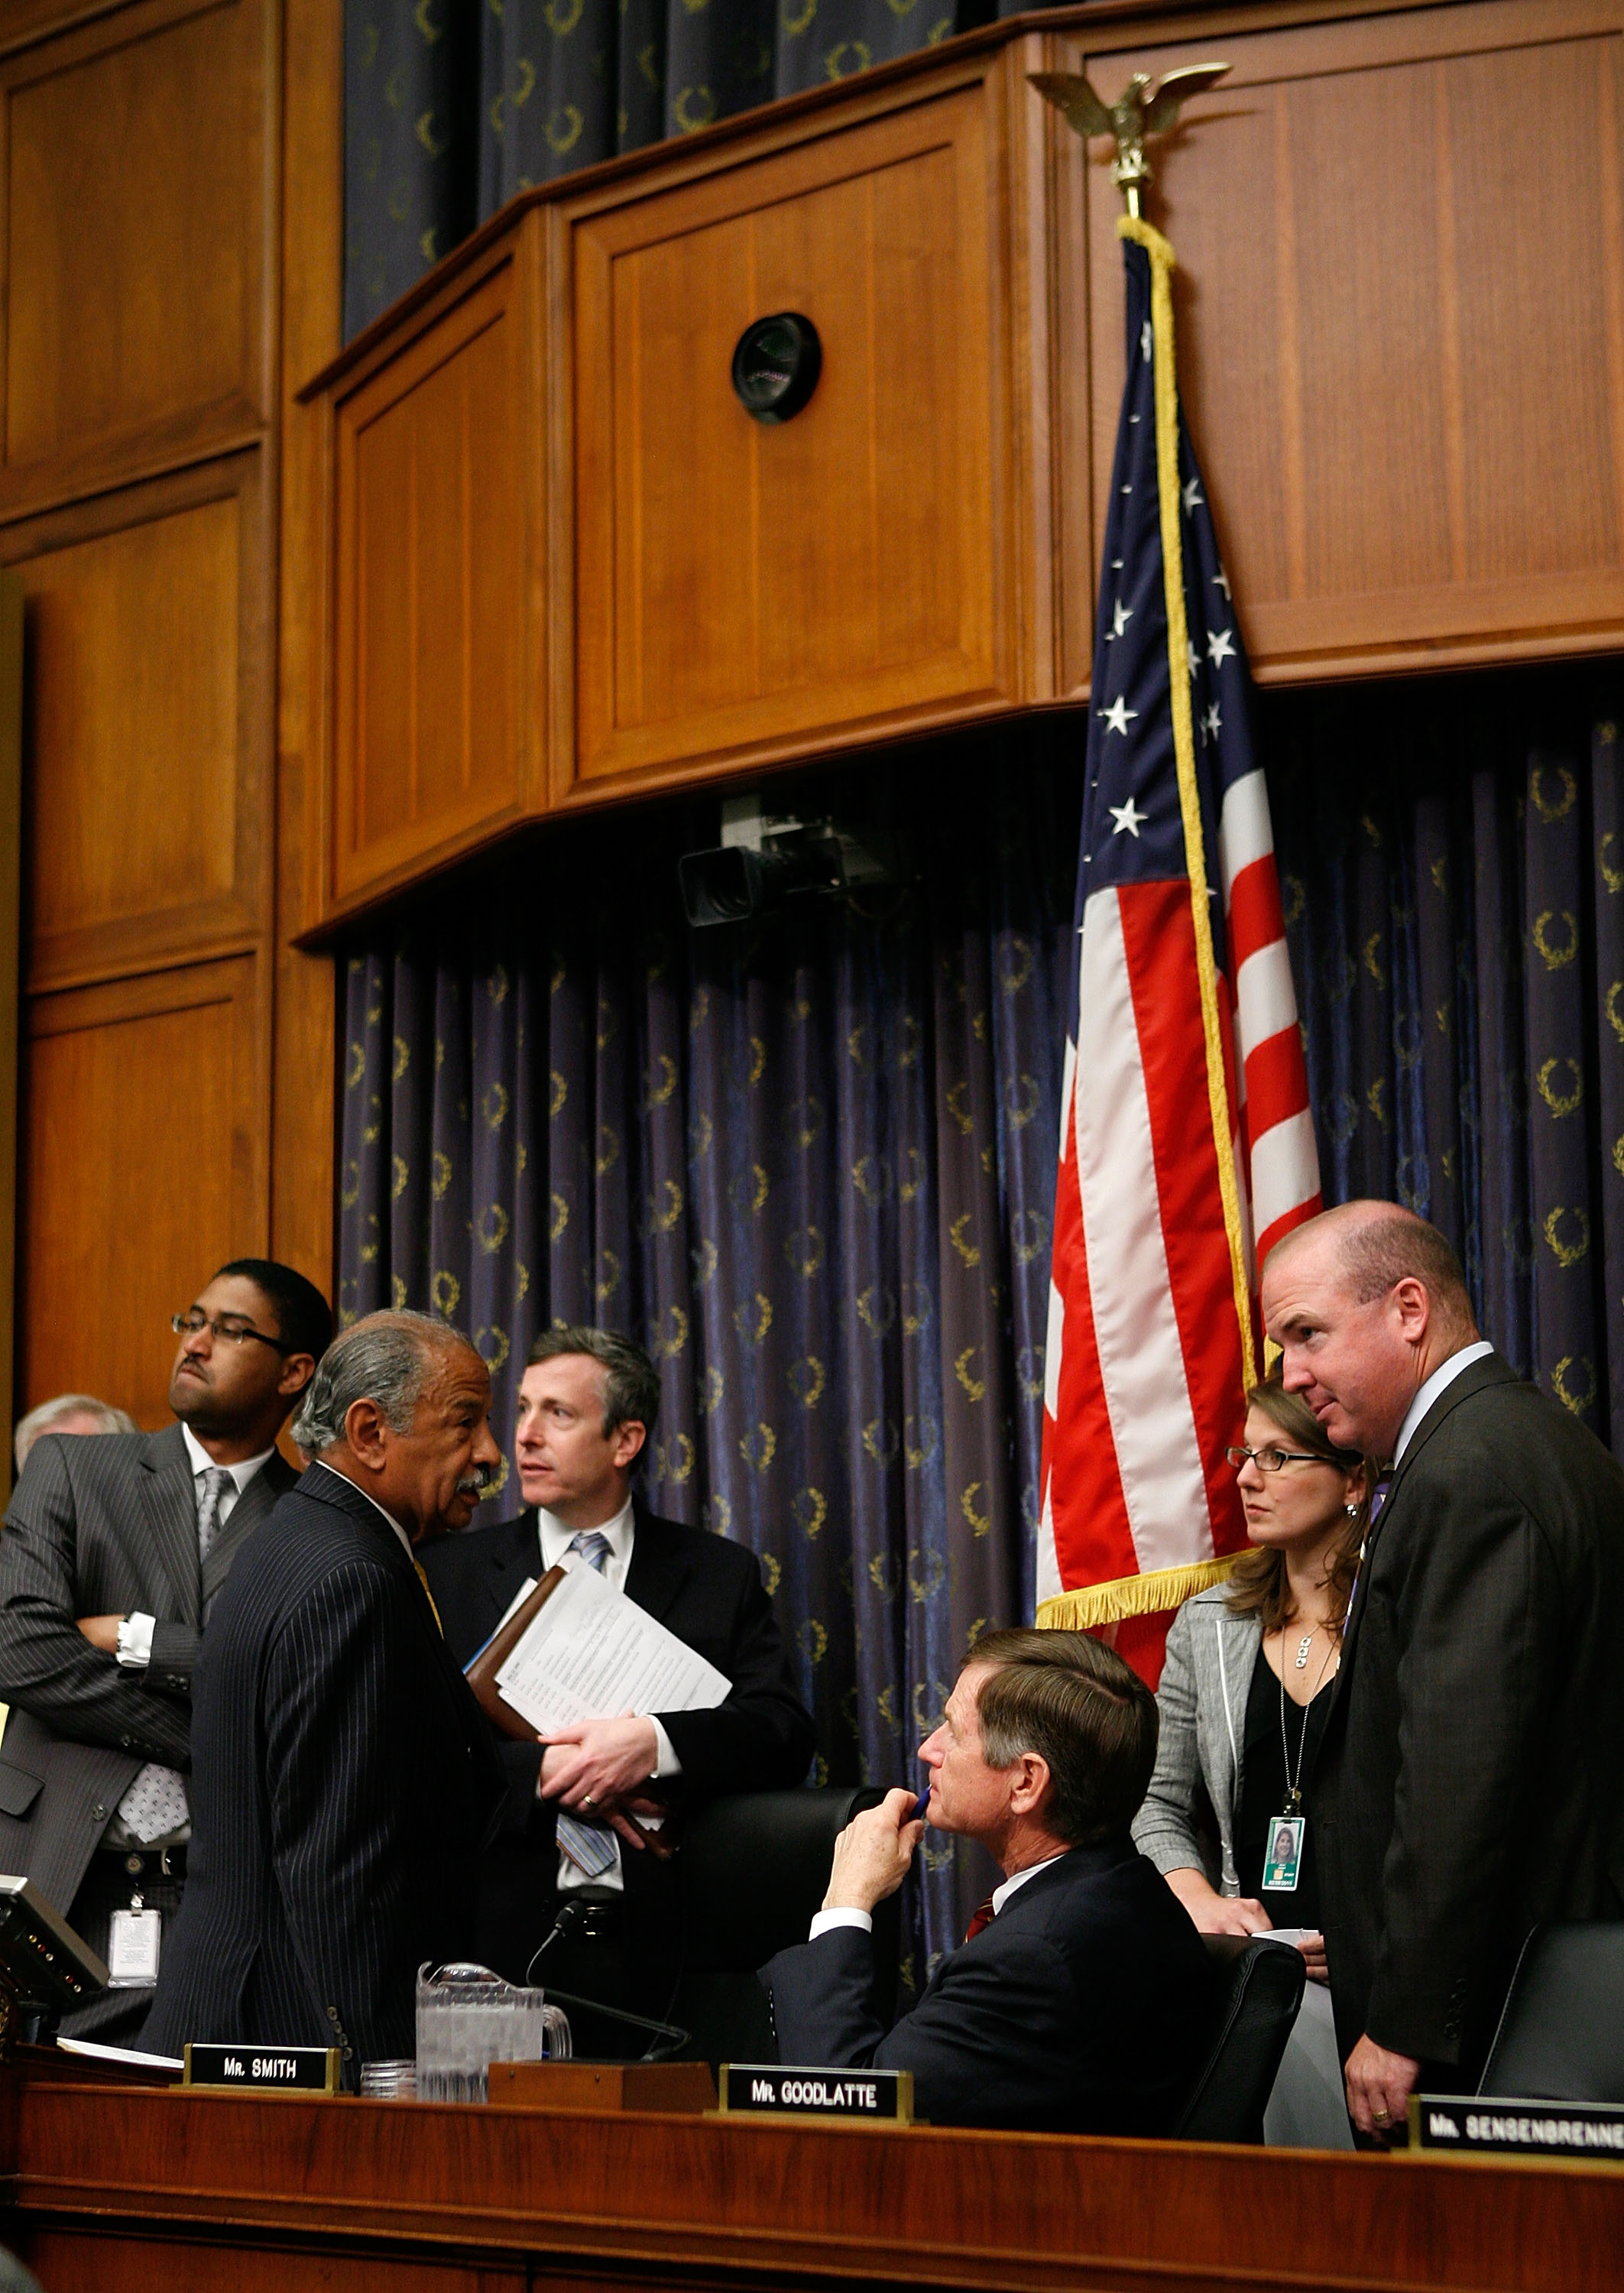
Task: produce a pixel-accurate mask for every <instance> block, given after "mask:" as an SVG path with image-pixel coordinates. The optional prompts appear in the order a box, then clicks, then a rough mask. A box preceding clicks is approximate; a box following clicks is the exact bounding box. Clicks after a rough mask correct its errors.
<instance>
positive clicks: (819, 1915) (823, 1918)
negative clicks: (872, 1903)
mask: <svg viewBox="0 0 1624 2293" xmlns="http://www.w3.org/2000/svg"><path fill="white" fill-rule="evenodd" d="M836 1927H860V1928H861V1929H862V1931H863V1932H864V1934H872V1933H873V1932H874V1919H873V1915H872V1914H871V1913H870V1912H868V1911H860V1910H858V1909H857V1908H856V1907H855V1905H853V1906H852V1907H851V1908H848V1909H846V1910H839V1911H814V1912H813V1914H812V1932H810V1933H809V1934H808V1936H807V1938H806V1940H807V1941H808V1942H816V1941H817V1940H818V1937H819V1936H820V1935H826V1934H832V1933H833V1932H834V1931H835V1929H836Z"/></svg>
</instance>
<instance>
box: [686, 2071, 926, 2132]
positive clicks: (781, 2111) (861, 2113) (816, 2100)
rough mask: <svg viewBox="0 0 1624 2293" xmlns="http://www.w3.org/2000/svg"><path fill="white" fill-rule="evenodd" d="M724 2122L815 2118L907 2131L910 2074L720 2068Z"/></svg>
mask: <svg viewBox="0 0 1624 2293" xmlns="http://www.w3.org/2000/svg"><path fill="white" fill-rule="evenodd" d="M720 2114H721V2115H722V2116H723V2117H724V2118H796V2119H807V2118H819V2119H833V2120H836V2121H839V2122H842V2123H844V2124H846V2125H851V2124H852V2123H857V2124H860V2125H864V2126H911V2125H912V2124H913V2119H914V2074H913V2072H912V2071H911V2070H815V2069H814V2070H806V2069H800V2068H796V2067H793V2066H792V2067H790V2068H788V2069H783V2068H780V2065H779V2064H778V2063H777V2062H723V2065H722V2102H721V2110H720Z"/></svg>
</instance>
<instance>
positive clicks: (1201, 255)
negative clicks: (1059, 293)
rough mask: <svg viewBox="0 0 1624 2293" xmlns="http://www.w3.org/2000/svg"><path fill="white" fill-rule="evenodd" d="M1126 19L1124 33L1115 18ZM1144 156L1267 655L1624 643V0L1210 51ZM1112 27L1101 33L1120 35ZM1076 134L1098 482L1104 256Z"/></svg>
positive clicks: (1527, 8)
mask: <svg viewBox="0 0 1624 2293" xmlns="http://www.w3.org/2000/svg"><path fill="white" fill-rule="evenodd" d="M1124 29H1125V28H1123V27H1118V28H1114V38H1113V40H1112V42H1111V45H1114V46H1116V52H1115V53H1106V52H1104V51H1105V50H1106V48H1107V41H1106V38H1105V36H1104V34H1103V28H1102V33H1101V36H1100V37H1099V39H1098V41H1097V43H1096V42H1095V41H1094V40H1092V39H1091V38H1090V37H1089V35H1088V33H1087V31H1083V32H1079V33H1077V34H1076V35H1075V37H1076V40H1077V44H1078V49H1079V53H1082V52H1084V51H1085V50H1086V53H1087V69H1089V71H1090V72H1091V73H1093V74H1094V76H1095V85H1097V86H1098V88H1099V90H1100V92H1101V93H1102V94H1103V96H1105V97H1106V98H1107V100H1108V101H1109V100H1111V99H1114V97H1115V96H1116V94H1117V93H1118V92H1119V89H1120V88H1121V87H1122V85H1124V83H1125V82H1126V80H1127V76H1128V74H1129V72H1130V71H1143V72H1148V73H1151V74H1152V75H1156V74H1160V73H1162V72H1166V71H1169V70H1172V69H1176V67H1178V66H1179V65H1182V64H1189V63H1193V62H1197V61H1201V60H1203V59H1204V58H1206V57H1208V56H1211V55H1222V56H1224V57H1225V58H1227V59H1228V61H1230V63H1231V65H1232V71H1231V74H1230V77H1229V78H1228V79H1226V80H1225V81H1224V84H1223V85H1222V86H1220V87H1218V88H1216V89H1214V90H1213V91H1212V93H1210V94H1208V95H1207V96H1205V97H1203V98H1202V99H1200V102H1199V103H1197V104H1194V105H1192V107H1191V110H1190V114H1189V133H1188V134H1180V135H1179V136H1178V137H1177V138H1176V139H1169V142H1168V144H1167V145H1166V146H1165V147H1164V152H1165V156H1164V157H1163V158H1160V159H1159V161H1158V163H1157V164H1158V170H1159V172H1158V176H1157V183H1156V203H1155V207H1154V213H1155V215H1156V219H1157V221H1158V223H1159V224H1160V225H1161V227H1162V228H1163V229H1164V230H1165V231H1166V232H1167V234H1168V238H1169V239H1171V240H1172V241H1173V244H1174V246H1175V247H1176V249H1177V252H1178V257H1179V264H1180V271H1179V274H1178V276H1177V278H1176V283H1175V295H1176V298H1177V302H1178V311H1179V370H1180V379H1181V382H1182V384H1183V386H1184V402H1185V406H1186V408H1187V410H1188V412H1189V415H1190V419H1191V424H1192V428H1193V430H1194V433H1195V439H1196V445H1197V450H1198V451H1199V452H1200V456H1201V458H1202V462H1203V465H1204V471H1205V475H1206V477H1207V480H1208V487H1209V490H1210V497H1211V499H1212V502H1213V504H1214V508H1215V513H1216V518H1217V523H1218V529H1219V534H1220V538H1221V539H1222V541H1223V544H1224V556H1225V561H1226V565H1227V570H1228V571H1229V574H1230V576H1231V577H1232V582H1233V587H1234V595H1235V597H1236V600H1237V603H1238V605H1239V609H1240V618H1241V623H1242V626H1243V628H1244V629H1245V631H1246V636H1247V641H1248V646H1249V648H1250V651H1251V657H1252V665H1253V668H1255V670H1256V673H1257V675H1258V677H1260V678H1262V679H1263V680H1264V681H1266V682H1271V683H1287V684H1295V683H1300V682H1303V681H1305V680H1307V679H1313V678H1318V677H1345V676H1349V675H1355V674H1357V675H1364V674H1369V673H1372V672H1379V673H1386V674H1393V673H1396V672H1399V671H1406V670H1413V669H1416V668H1435V667H1442V666H1446V665H1458V664H1463V663H1467V662H1472V661H1480V660H1482V661H1506V660H1527V659H1530V658H1533V657H1536V656H1538V655H1540V654H1543V653H1573V652H1590V651H1595V650H1606V651H1612V650H1613V649H1614V648H1616V647H1617V645H1618V644H1619V641H1620V628H1624V157H1621V154H1620V121H1621V120H1624V4H1620V0H1483V4H1478V5H1475V6H1451V7H1440V8H1413V7H1412V8H1408V9H1395V10H1394V11H1392V12H1383V13H1379V14H1371V15H1365V14H1361V15H1358V16H1356V17H1351V18H1350V20H1346V21H1343V22H1321V23H1300V24H1289V23H1286V24H1280V25H1273V24H1271V23H1269V22H1268V21H1267V20H1259V21H1258V22H1257V23H1256V26H1255V28H1251V29H1248V30H1247V31H1246V32H1244V33H1238V34H1234V35H1231V34H1230V33H1225V34H1224V38H1223V39H1222V41H1219V42H1215V41H1214V40H1213V39H1212V38H1211V37H1206V38H1205V39H1204V40H1202V41H1200V43H1199V44H1198V43H1197V42H1192V41H1181V44H1180V45H1153V44H1151V41H1150V40H1149V39H1148V37H1146V38H1144V44H1143V45H1136V44H1135V45H1128V40H1129V39H1133V38H1135V35H1138V36H1141V37H1143V35H1141V34H1140V28H1139V27H1137V26H1134V27H1129V28H1126V29H1127V34H1128V39H1124V38H1123V37H1122V34H1123V31H1124ZM1117 42H1120V43H1121V44H1120V45H1116V43H1117ZM1104 149H1105V147H1104V146H1103V144H1095V145H1094V146H1092V147H1091V152H1092V158H1091V162H1090V166H1089V174H1090V177H1091V187H1090V211H1091V224H1092V229H1091V294H1090V310H1091V314H1092V320H1093V327H1094V355H1093V377H1094V401H1095V414H1094V421H1095V482H1096V487H1097V488H1098V489H1099V499H1100V503H1101V506H1102V507H1103V489H1104V487H1105V485H1106V484H1107V483H1108V482H1109V472H1110V468H1111V443H1110V442H1111V439H1112V437H1114V435H1115V431H1116V423H1117V409H1118V405H1119V395H1120V392H1121V387H1122V315H1121V314H1122V288H1121V276H1122V256H1121V250H1120V248H1119V246H1118V244H1117V240H1116V235H1115V230H1114V223H1115V213H1114V207H1115V202H1114V200H1113V199H1111V196H1110V194H1109V189H1108V186H1107V185H1106V184H1105V182H1104V174H1103V166H1101V165H1100V155H1101V154H1102V152H1103V150H1104Z"/></svg>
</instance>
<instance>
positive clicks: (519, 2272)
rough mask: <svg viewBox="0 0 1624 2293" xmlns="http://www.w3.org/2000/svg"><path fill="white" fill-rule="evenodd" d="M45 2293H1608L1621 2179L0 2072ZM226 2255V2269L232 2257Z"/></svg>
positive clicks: (1548, 2169)
mask: <svg viewBox="0 0 1624 2293" xmlns="http://www.w3.org/2000/svg"><path fill="white" fill-rule="evenodd" d="M0 2171H3V2172H4V2176H5V2179H4V2184H3V2185H0V2193H3V2194H4V2197H5V2198H6V2199H7V2200H8V2201H9V2204H10V2206H11V2208H12V2212H11V2214H10V2216H9V2219H8V2220H7V2221H5V2222H4V2223H0V2234H4V2236H5V2237H6V2238H7V2240H8V2241H11V2242H13V2243H14V2244H15V2246H16V2248H17V2249H18V2250H19V2251H20V2253H21V2254H22V2256H23V2257H24V2258H25V2259H27V2260H28V2262H29V2263H30V2265H32V2266H33V2267H34V2269H35V2270H36V2273H38V2274H39V2275H40V2277H41V2279H42V2281H44V2284H45V2286H46V2287H47V2288H48V2289H49V2293H77V2289H79V2288H81V2287H84V2288H86V2289H88V2288H90V2287H92V2286H93V2287H94V2288H95V2289H96V2293H128V2289H133V2288H137V2287H140V2288H147V2287H158V2286H162V2287H163V2288H164V2289H165V2293H190V2289H191V2288H193V2287H197V2288H198V2289H201V2288H205V2287H209V2288H217V2287H221V2286H226V2285H229V2286H230V2289H231V2293H261V2289H264V2293H269V2289H271V2288H272V2287H275V2288H276V2289H278V2293H285V2289H287V2288H303V2287H306V2286H309V2287H317V2286H319V2287H320V2288H322V2289H323V2293H363V2289H365V2293H371V2289H373V2288H387V2289H390V2293H408V2289H409V2293H418V2289H424V2293H426V2289H429V2288H432V2289H434V2293H462V2289H464V2288H466V2289H467V2293H529V2288H531V2287H537V2288H539V2287H544V2286H545V2287H575V2288H579V2287H582V2286H584V2285H586V2283H588V2282H590V2283H591V2284H592V2285H594V2287H597V2288H599V2289H605V2288H611V2287H617V2286H624V2287H634V2286H635V2287H638V2288H646V2287H650V2286H658V2285H662V2284H664V2285H673V2286H675V2285H679V2284H680V2285H684V2286H688V2287H696V2286H703V2287H706V2288H722V2287H730V2288H733V2287H736V2288H739V2293H744V2289H755V2288H759V2287H763V2286H765V2285H785V2286H791V2285H793V2286H816V2285H820V2284H824V2285H828V2284H834V2283H838V2282H841V2281H848V2282H849V2281H851V2280H852V2279H854V2278H867V2279H870V2280H872V2279H875V2278H880V2279H883V2280H885V2281H889V2282H892V2283H895V2284H908V2285H936V2286H974V2287H1030V2286H1044V2287H1048V2286H1076V2287H1100V2288H1104V2287H1111V2288H1114V2289H1121V2288H1126V2287H1139V2286H1143V2287H1147V2288H1149V2287H1154V2288H1156V2289H1158V2293H1180V2289H1184V2288H1194V2287H1216V2286H1224V2287H1225V2288H1228V2289H1231V2293H1234V2289H1237V2288H1239V2287H1245V2288H1247V2289H1252V2288H1257V2289H1266V2293H1274V2289H1281V2293H1284V2289H1288V2288H1289V2289H1293V2293H1301V2289H1303V2288H1305V2287H1308V2286H1332V2285H1334V2286H1336V2287H1338V2288H1352V2287H1379V2288H1383V2289H1394V2288H1400V2287H1402V2288H1405V2289H1414V2288H1419V2287H1459V2288H1473V2289H1478V2293H1491V2289H1493V2293H1498V2289H1501V2288H1504V2289H1507V2293H1545V2289H1549V2293H1588V2289H1590V2288H1596V2289H1597V2293H1601V2289H1603V2288H1605V2289H1606V2293H1614V2289H1616V2287H1617V2286H1618V2284H1619V2281H1620V2257H1624V2171H1620V2169H1618V2168H1616V2167H1614V2168H1609V2167H1585V2166H1566V2165H1559V2166H1534V2165H1524V2164H1516V2165H1499V2164H1495V2163H1481V2162H1477V2161H1470V2162H1467V2161H1462V2160H1454V2159H1450V2160H1440V2161H1438V2162H1436V2163H1434V2162H1432V2161H1430V2160H1427V2161H1421V2160H1411V2159H1404V2158H1391V2159H1387V2158H1370V2157H1361V2156H1352V2155H1347V2154H1340V2155H1329V2154H1327V2155H1316V2154H1311V2153H1306V2152H1296V2151H1263V2150H1240V2149H1220V2148H1216V2147H1215V2148H1209V2147H1204V2146H1200V2145H1194V2144H1176V2143H1137V2142H1108V2141H1089V2140H1081V2139H1073V2138H1069V2137H1061V2136H1051V2135H988V2134H974V2133H963V2132H952V2131H948V2130H945V2129H935V2128H930V2127H913V2128H911V2129H908V2130H905V2131H897V2132H889V2133H879V2132H874V2131H870V2130H868V2129H856V2128H850V2129H848V2128H842V2127H822V2126H804V2125H794V2126H792V2125H782V2124H779V2125H773V2124H756V2123H748V2122H745V2123H741V2122H739V2121H738V2120H733V2121H731V2122H730V2121H726V2120H720V2119H715V2118H675V2117H655V2116H652V2115H631V2114H628V2115H625V2116H619V2117H606V2116H589V2115H569V2114H565V2113H563V2112H562V2111H544V2110H520V2109H512V2108H507V2107H500V2106H497V2107H488V2108H484V2109H480V2108H475V2107H456V2106H447V2105H438V2104H431V2103H369V2102H358V2101H351V2100H348V2099H345V2098H343V2097H339V2098H334V2099H328V2098H326V2097H319V2096H309V2097H295V2096H293V2095H278V2096H265V2097H260V2096H254V2095H246V2094H190V2093H187V2092H185V2091H183V2090H181V2089H178V2088H170V2089H167V2090H163V2089H149V2088H145V2087H137V2086H109V2085H108V2084H105V2083H96V2084H91V2083H87V2082H83V2081H79V2080H72V2081H67V2080H64V2081H62V2082H61V2083H56V2082H53V2081H51V2080H50V2079H48V2078H44V2077H41V2076H39V2075H38V2074H37V2073H34V2074H30V2073H29V2072H28V2071H26V2070H23V2071H19V2070H7V2071H5V2072H4V2073H0ZM228 2246H229V2247H230V2253H229V2254H228V2253H226V2252H225V2251H222V2248H223V2247H228Z"/></svg>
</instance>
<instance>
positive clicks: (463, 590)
mask: <svg viewBox="0 0 1624 2293" xmlns="http://www.w3.org/2000/svg"><path fill="white" fill-rule="evenodd" d="M515 281H516V271H515V266H514V265H513V263H511V262H507V263H503V264H502V265H501V266H500V267H499V268H498V269H497V271H495V272H494V274H493V275H491V276H490V277H489V278H487V279H484V280H481V282H480V283H479V285H478V286H477V287H476V288H475V289H474V291H473V293H472V294H470V295H469V296H467V297H466V299H465V301H463V302H462V303H461V304H459V305H458V307H457V308H456V311H455V312H453V313H452V315H451V317H450V318H449V320H448V321H447V322H446V323H445V324H444V325H443V326H441V327H440V328H437V329H436V330H435V332H434V333H433V334H432V336H426V337H424V339H423V340H421V341H420V342H419V343H418V344H416V345H415V346H414V347H413V348H412V349H411V350H408V353H407V355H406V356H405V357H404V358H403V359H401V360H400V361H397V362H395V363H394V364H392V366H391V367H390V368H389V369H387V370H386V371H385V372H384V374H383V375H382V376H380V377H378V378H377V379H376V381H374V382H373V383H371V384H370V385H367V386H364V387H363V388H361V389H360V390H359V391H357V392H356V393H354V395H353V397H352V398H351V399H350V400H349V401H346V402H345V403H344V404H343V406H342V407H341V409H340V410H339V415H338V531H337V553H338V568H339V571H338V631H339V635H338V654H337V680H336V685H337V723H338V735H337V756H336V767H337V769H336V786H335V804H334V811H335V822H334V862H333V872H334V887H335V891H336V892H337V893H338V895H340V896H341V897H342V896H343V895H345V894H346V893H349V892H351V891H353V890H354V889H356V888H357V887H375V886H376V885H378V884H380V883H382V882H384V881H386V880H387V879H389V877H390V876H391V874H392V873H394V872H397V871H400V870H401V869H403V868H409V867H411V866H413V865H420V864H421V863H422V862H423V860H424V857H425V856H428V855H433V854H436V853H444V852H446V851H448V850H449V849H452V848H455V847H456V846H457V845H459V844H460V843H462V842H463V841H465V839H467V838H468V837H469V836H470V835H471V834H473V833H476V832H478V831H481V830H488V829H489V827H490V826H491V825H493V824H494V823H495V822H499V821H501V820H502V819H505V818H506V817H509V816H511V815H512V814H514V813H515V812H516V811H517V810H518V808H519V806H520V803H521V795H522V790H523V782H524V774H525V766H524V749H525V736H524V733H523V732H522V730H521V707H522V694H523V693H524V690H525V687H526V679H525V675H524V671H525V662H526V652H527V648H526V638H525V625H526V612H525V605H526V600H527V597H528V596H529V569H528V566H527V563H526V539H527V521H526V517H525V504H524V490H523V477H522V468H521V453H520V443H519V424H520V418H521V417H520V398H521V374H522V371H523V366H522V359H521V340H520V337H521V328H522V325H523V320H522V318H521V315H520V314H519V313H518V312H517V311H516V309H515V294H516V286H515Z"/></svg>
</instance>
